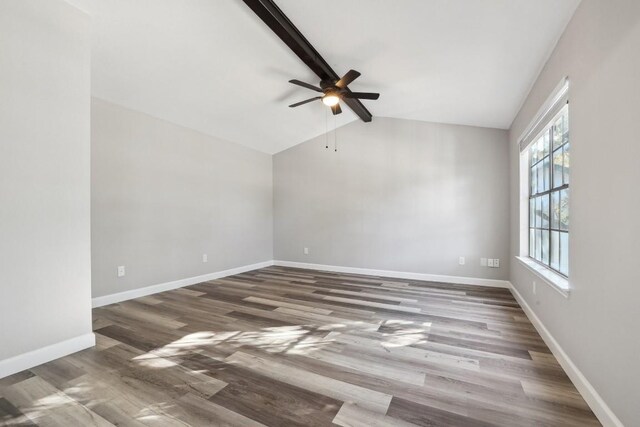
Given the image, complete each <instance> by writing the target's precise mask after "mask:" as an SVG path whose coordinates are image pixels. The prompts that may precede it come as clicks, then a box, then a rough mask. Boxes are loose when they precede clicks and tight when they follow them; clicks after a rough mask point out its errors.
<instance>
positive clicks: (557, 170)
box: [553, 148, 563, 188]
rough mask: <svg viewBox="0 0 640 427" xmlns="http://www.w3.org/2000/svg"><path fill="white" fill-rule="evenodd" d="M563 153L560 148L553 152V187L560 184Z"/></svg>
mask: <svg viewBox="0 0 640 427" xmlns="http://www.w3.org/2000/svg"><path fill="white" fill-rule="evenodd" d="M562 172H563V155H562V148H559V149H557V150H556V151H554V152H553V188H557V187H560V186H561V185H562Z"/></svg>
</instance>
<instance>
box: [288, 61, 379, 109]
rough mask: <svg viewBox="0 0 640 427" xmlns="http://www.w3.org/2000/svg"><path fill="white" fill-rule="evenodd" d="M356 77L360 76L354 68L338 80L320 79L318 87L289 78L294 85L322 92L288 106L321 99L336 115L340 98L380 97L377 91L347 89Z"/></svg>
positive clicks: (291, 106) (296, 105)
mask: <svg viewBox="0 0 640 427" xmlns="http://www.w3.org/2000/svg"><path fill="white" fill-rule="evenodd" d="M358 77H360V73H359V72H357V71H356V70H349V71H348V72H347V74H345V75H344V76H342V78H341V79H340V80H322V81H320V87H317V86H314V85H312V84H309V83H305V82H301V81H300V80H295V79H293V80H289V83H293V84H294V85H298V86H302V87H304V88H307V89H311V90H314V91H316V92H321V93H323V95H322V96H315V97H313V98H309V99H305V100H304V101H300V102H296V103H295V104H291V105H289V107H290V108H294V107H299V106H300V105H304V104H307V103H309V102H312V101H316V100H321V101H322V103H323V104H324V105H326V106H328V107H331V112H332V113H333V114H334V115H336V114H340V113H342V108H340V100H341V99H374V100H375V99H378V98H379V97H380V94H379V93H372V92H352V91H350V90H349V89H348V87H347V86H348V85H349V84H350V83H351V82H353V81H354V80H355V79H357V78H358Z"/></svg>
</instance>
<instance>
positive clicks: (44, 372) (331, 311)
mask: <svg viewBox="0 0 640 427" xmlns="http://www.w3.org/2000/svg"><path fill="white" fill-rule="evenodd" d="M93 315H94V319H93V328H94V332H95V334H96V338H97V345H96V346H95V347H94V348H91V349H86V350H83V351H80V352H77V353H74V354H71V355H69V356H66V357H64V358H62V359H59V360H55V361H52V362H49V363H46V364H43V365H41V366H38V367H35V368H33V369H32V370H28V371H24V372H21V373H18V374H16V375H12V376H10V377H7V378H3V379H0V425H2V426H4V425H7V426H8V425H11V426H14V425H44V426H64V427H67V426H74V425H83V426H84V425H118V426H135V427H138V426H153V427H155V426H163V427H164V426H171V427H173V426H212V425H215V426H325V425H326V426H329V425H340V426H391V425H393V426H414V425H417V426H441V427H487V426H503V427H524V426H527V427H528V426H552V427H562V426H575V427H584V426H592V425H594V426H595V425H599V423H598V420H597V419H596V418H595V416H594V415H593V412H592V411H591V410H590V409H589V407H588V406H587V404H586V402H585V401H584V399H582V397H581V396H580V394H579V393H578V391H577V390H576V389H575V387H574V386H573V384H572V383H571V381H570V380H569V378H568V376H567V375H566V373H565V372H564V371H563V370H562V367H561V366H560V364H559V363H558V361H557V360H556V359H555V358H554V357H553V355H552V354H551V352H550V351H549V349H548V348H547V346H546V344H545V343H544V341H543V340H542V338H541V337H540V335H539V334H538V332H537V331H536V329H535V328H534V327H533V325H532V324H531V322H529V320H528V319H527V317H526V315H525V313H524V312H523V311H522V309H521V308H520V307H519V305H518V303H517V301H516V300H515V298H514V297H513V296H512V295H511V293H510V292H509V291H508V290H507V289H499V288H488V287H482V286H471V285H453V284H449V283H438V282H425V281H418V280H400V279H394V278H388V277H379V276H366V275H360V274H346V273H333V272H328V271H314V270H306V269H294V268H287V267H280V266H271V267H266V268H263V269H259V270H254V271H249V272H245V273H241V274H238V275H235V276H231V277H225V278H222V279H216V280H212V281H209V282H203V283H199V284H196V285H193V286H189V287H185V288H180V289H174V290H171V291H167V292H162V293H158V294H154V295H153V296H146V297H142V298H138V299H135V300H131V301H125V302H121V303H118V304H113V305H110V306H104V307H100V308H96V309H94V310H93Z"/></svg>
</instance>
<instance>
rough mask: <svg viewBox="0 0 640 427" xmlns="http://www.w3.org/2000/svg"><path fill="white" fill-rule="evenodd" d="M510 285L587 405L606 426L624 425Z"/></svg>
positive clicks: (619, 426)
mask: <svg viewBox="0 0 640 427" xmlns="http://www.w3.org/2000/svg"><path fill="white" fill-rule="evenodd" d="M509 287H510V288H511V292H512V293H513V296H514V297H515V299H516V301H518V304H520V307H522V310H524V312H525V314H526V315H527V317H528V318H529V320H530V321H531V323H532V324H533V326H534V327H535V328H536V330H537V331H538V333H539V334H540V336H541V337H542V339H543V340H544V342H545V343H546V344H547V346H548V347H549V349H550V350H551V353H553V355H554V356H555V358H556V359H558V362H559V363H560V366H562V369H564V371H565V372H566V373H567V375H568V376H569V378H570V379H571V382H573V385H575V386H576V388H577V389H578V391H579V392H580V394H581V395H582V397H583V398H584V400H585V401H586V402H587V405H589V407H590V408H591V410H592V411H593V413H594V414H595V415H596V417H597V418H598V420H599V421H600V422H601V423H602V425H603V426H605V427H624V426H623V424H622V422H621V421H620V420H619V419H618V417H616V415H615V414H614V413H613V411H612V410H611V408H609V406H608V405H607V403H606V402H605V401H604V400H603V399H602V397H600V395H599V394H598V392H597V391H596V389H595V388H594V387H593V386H592V385H591V383H590V382H589V380H587V378H586V377H585V376H584V375H583V374H582V372H580V370H579V369H578V367H577V366H576V365H575V363H573V361H572V360H571V359H570V358H569V355H567V353H565V351H564V350H563V349H562V347H561V346H560V344H559V343H558V341H556V339H555V338H554V337H553V335H551V332H549V330H548V329H547V328H546V327H545V326H544V324H543V323H542V321H541V320H540V318H539V317H538V316H536V314H535V313H534V312H533V310H532V309H531V307H530V306H529V304H527V301H525V299H524V298H523V297H522V295H520V292H518V290H517V289H516V288H515V286H513V284H511V283H509Z"/></svg>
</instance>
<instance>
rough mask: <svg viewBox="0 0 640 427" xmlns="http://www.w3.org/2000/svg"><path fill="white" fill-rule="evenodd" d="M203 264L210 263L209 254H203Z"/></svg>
mask: <svg viewBox="0 0 640 427" xmlns="http://www.w3.org/2000/svg"><path fill="white" fill-rule="evenodd" d="M202 262H209V256H208V255H207V254H202Z"/></svg>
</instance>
